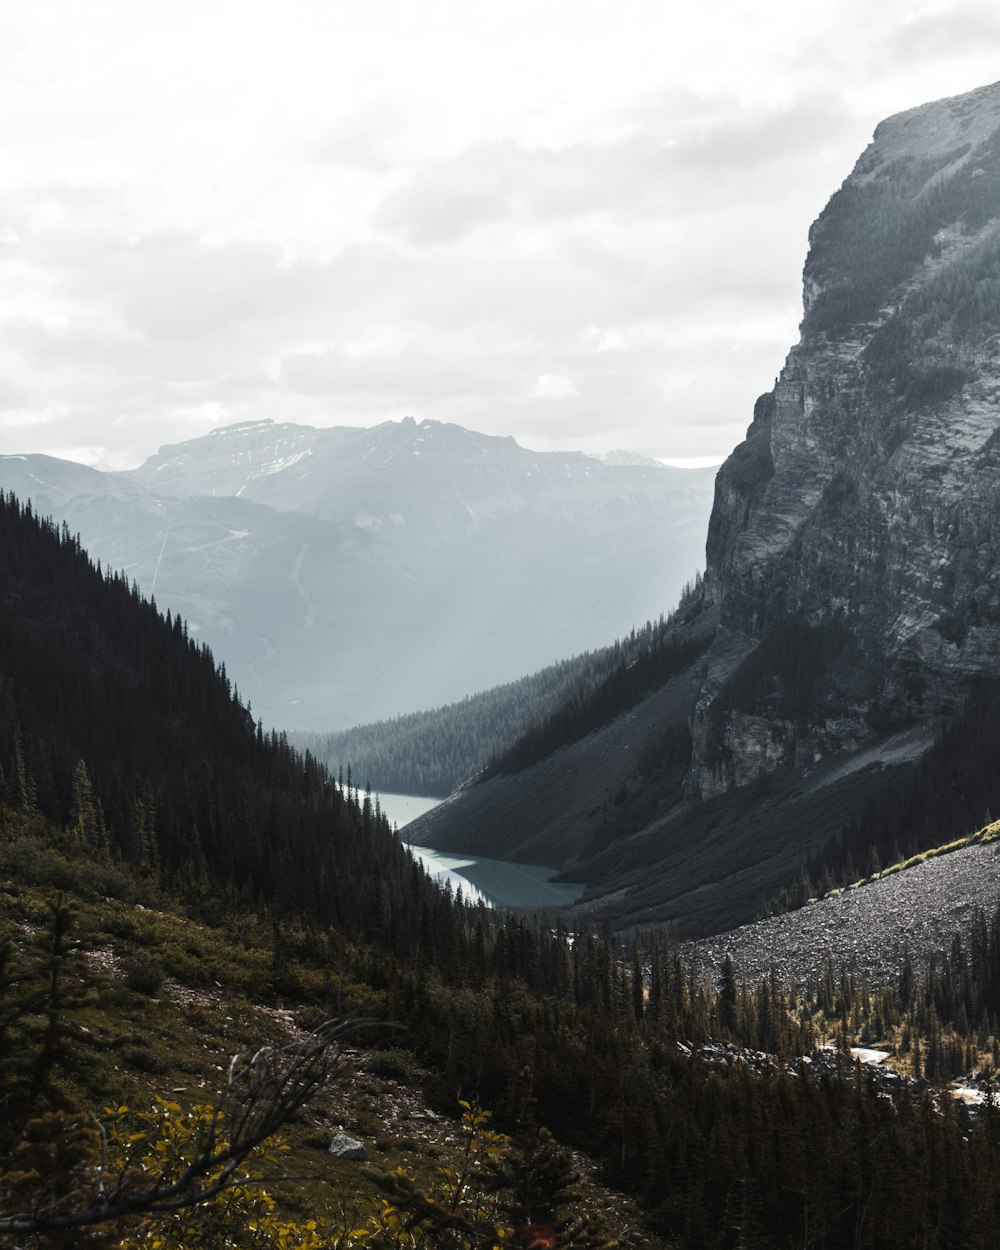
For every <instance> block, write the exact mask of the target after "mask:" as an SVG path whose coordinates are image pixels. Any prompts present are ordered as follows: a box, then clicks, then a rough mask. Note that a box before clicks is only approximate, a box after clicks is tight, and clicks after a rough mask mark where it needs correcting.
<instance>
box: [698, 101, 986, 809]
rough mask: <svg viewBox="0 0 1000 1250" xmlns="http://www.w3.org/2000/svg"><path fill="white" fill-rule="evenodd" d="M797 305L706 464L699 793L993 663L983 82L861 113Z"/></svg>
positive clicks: (948, 699) (797, 756) (814, 748)
mask: <svg viewBox="0 0 1000 1250" xmlns="http://www.w3.org/2000/svg"><path fill="white" fill-rule="evenodd" d="M804 314H805V315H804V319H803V322H802V331H801V339H800V341H799V343H798V345H797V346H795V347H794V348H793V349H792V351H791V352H790V353H789V355H788V358H787V361H786V363H785V366H784V368H783V369H782V371H781V374H780V376H779V378H778V380H777V382H776V384H775V387H774V389H773V390H772V391H771V392H770V393H769V394H766V395H763V396H762V397H761V398H760V399H759V400H758V401H757V404H756V407H755V410H754V416H753V422H752V424H751V425H750V427H749V429H748V431H747V436H746V439H745V441H744V442H743V443H742V444H740V446H739V447H737V449H736V450H735V451H734V452H733V454H732V455H731V456H730V458H729V460H728V461H727V462H726V464H725V465H724V466H723V467H722V469H721V470H720V472H719V474H718V478H717V481H716V496H715V504H714V510H713V514H712V519H711V523H710V527H709V534H708V545H707V572H706V598H707V601H708V603H709V604H711V605H713V606H715V607H716V608H717V610H718V611H719V615H720V626H719V634H718V637H717V640H716V644H715V646H714V647H713V649H712V651H711V652H710V654H709V656H708V659H707V661H706V665H705V668H704V671H703V673H702V676H701V682H700V693H699V696H698V699H697V703H696V708H695V712H694V716H693V741H694V757H693V761H692V768H691V772H690V775H689V792H690V793H691V794H692V795H695V794H700V795H701V797H703V798H704V797H710V796H712V795H714V794H717V793H720V792H721V791H724V790H726V789H728V788H730V787H732V786H733V785H742V784H744V783H746V782H749V781H751V780H753V779H754V778H756V777H757V776H759V775H760V774H761V773H762V772H770V771H772V770H774V769H775V768H777V767H779V766H780V765H782V764H784V763H788V762H797V763H800V764H801V763H809V762H813V761H815V760H817V759H818V758H819V757H821V756H823V755H825V754H829V753H830V752H833V751H837V750H841V749H845V748H856V747H858V746H860V745H862V744H864V743H865V742H866V741H868V740H869V739H873V738H875V737H876V736H878V734H880V733H882V732H884V731H885V729H886V728H887V727H889V726H892V725H898V724H904V723H908V722H912V721H915V720H928V719H931V718H933V717H935V716H937V715H939V714H940V713H941V712H944V711H947V710H950V709H951V708H953V707H955V706H956V704H957V703H959V702H960V701H961V700H962V698H963V696H964V694H965V693H966V691H967V689H968V686H969V684H970V682H972V681H974V680H975V679H976V678H978V677H980V676H982V675H984V674H996V673H997V671H998V670H1000V83H997V84H994V85H993V86H989V87H984V88H981V89H980V90H977V91H974V92H971V93H969V94H967V95H963V96H958V97H955V98H953V99H948V100H942V101H939V102H937V103H933V104H928V105H924V106H922V107H920V108H916V109H912V110H910V111H909V112H906V113H901V114H900V115H898V116H896V117H892V118H890V119H889V120H888V121H885V122H883V123H882V124H881V125H880V126H879V127H878V129H877V130H876V132H875V136H874V139H873V141H872V143H871V144H870V145H869V147H868V148H867V149H866V151H865V152H864V153H863V154H862V156H861V158H860V160H859V161H858V162H857V164H856V166H855V167H854V170H853V172H852V173H851V174H850V176H849V177H848V178H847V180H846V181H845V182H844V184H843V186H842V187H841V188H840V190H839V191H838V192H837V193H836V194H835V195H834V196H833V198H832V199H831V200H830V202H829V204H828V205H827V207H826V208H825V210H824V211H823V213H822V214H821V216H820V218H819V219H818V221H817V222H816V223H815V225H814V226H813V228H812V231H811V234H810V250H809V256H808V259H807V261H806V265H805V273H804Z"/></svg>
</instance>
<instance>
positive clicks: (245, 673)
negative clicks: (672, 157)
mask: <svg viewBox="0 0 1000 1250" xmlns="http://www.w3.org/2000/svg"><path fill="white" fill-rule="evenodd" d="M602 341H603V340H602ZM612 343H614V340H612ZM619 346H620V345H619ZM543 377H544V378H545V379H547V380H546V381H545V384H544V386H542V387H540V389H541V390H543V391H547V392H548V395H547V398H551V399H559V398H566V397H567V389H568V385H569V384H568V382H567V380H566V379H561V375H555V374H545V375H543ZM540 381H541V379H540ZM748 407H749V406H748ZM998 431H1000V84H994V85H992V86H989V87H984V88H981V89H979V90H977V91H973V92H970V93H967V94H965V95H962V96H956V97H952V98H948V99H944V100H940V101H936V102H933V103H929V104H926V105H922V106H920V107H917V108H914V109H910V110H908V111H906V112H903V113H900V114H897V115H895V116H892V117H890V118H888V119H887V120H886V121H884V122H882V123H881V124H880V125H879V126H878V128H877V129H876V131H875V135H874V138H873V140H872V142H871V144H870V145H869V147H868V148H867V149H866V150H865V151H864V152H863V153H862V155H861V156H860V157H859V159H858V160H857V162H856V164H855V166H854V168H853V171H852V172H851V173H850V175H849V176H848V177H847V179H846V181H845V182H844V183H843V185H842V186H841V187H840V189H839V190H837V191H836V192H835V193H834V194H833V196H832V198H831V199H830V201H829V203H828V204H827V206H826V208H825V209H824V210H823V211H822V213H821V214H820V216H819V218H818V219H817V221H816V223H815V224H814V226H813V228H812V230H811V232H810V242H809V253H808V256H807V259H806V262H805V271H804V283H803V321H802V324H801V332H800V338H799V340H798V342H797V343H795V344H794V345H793V346H792V347H791V349H790V351H789V353H788V356H787V358H786V361H785V364H784V366H783V368H782V370H781V373H780V375H779V377H778V378H777V380H776V383H775V385H774V387H773V389H772V390H770V391H768V392H767V393H766V394H764V395H762V396H761V397H760V398H759V399H758V400H757V401H756V404H755V405H753V408H752V421H751V423H750V425H749V428H748V430H747V434H746V437H745V439H744V441H743V442H741V443H740V444H739V445H738V446H737V447H736V449H735V450H734V451H733V453H732V454H731V456H730V457H729V458H728V460H727V461H726V462H725V463H724V464H723V465H722V467H721V468H720V469H719V471H718V473H717V474H714V473H705V472H703V471H698V470H692V471H681V470H676V471H673V470H668V469H667V468H666V467H665V466H663V465H660V464H658V463H657V462H656V461H650V458H649V457H644V456H640V455H631V454H629V453H624V452H619V453H612V454H611V455H606V456H603V457H598V456H593V455H585V454H583V453H582V452H576V453H561V452H545V453H542V452H534V451H529V450H527V449H525V448H523V447H521V446H519V445H518V444H517V443H516V442H515V441H514V440H513V439H512V438H499V437H495V436H486V435H482V434H477V433H475V432H473V431H470V430H467V429H464V428H463V427H461V426H458V425H454V424H448V423H441V422H437V421H433V420H422V421H420V422H417V421H415V420H413V419H412V418H406V419H403V420H400V421H395V420H390V421H384V422H382V423H381V424H378V425H374V426H372V427H370V428H361V427H352V426H329V427H323V428H320V427H313V426H310V425H305V424H299V423H295V422H290V421H270V420H252V421H241V422H238V423H235V424H229V425H226V426H220V427H219V428H217V429H215V430H213V431H212V432H211V433H209V434H207V435H204V436H201V437H196V438H192V439H188V440H184V441H181V442H177V443H169V444H165V445H163V446H161V448H160V450H159V452H158V453H157V454H155V455H154V456H152V457H150V458H149V459H148V460H147V461H146V462H145V463H144V464H143V465H142V466H141V467H140V468H138V469H135V470H131V471H127V472H98V471H96V470H91V469H87V468H85V467H84V466H82V465H78V464H74V463H72V462H70V461H64V460H61V459H58V458H53V457H46V456H41V455H37V456H36V455H27V454H25V455H7V456H3V457H0V485H2V486H3V490H2V491H0V1110H2V1113H3V1114H2V1115H0V1248H2V1250H76V1248H77V1247H79V1250H142V1248H144V1247H145V1248H146V1250H200V1248H201V1247H205V1248H206V1250H209V1248H210V1250H215V1248H216V1247H219V1250H223V1248H226V1247H232V1250H237V1248H238V1250H360V1248H361V1247H367V1248H368V1250H507V1248H510V1250H518V1248H520V1250H630V1248H638V1247H650V1248H651V1250H751V1248H752V1250H801V1248H802V1247H812V1248H814V1250H918V1248H919V1250H985V1248H988V1247H990V1246H992V1245H994V1244H995V1242H996V1236H997V1233H996V1230H997V1228H998V1227H1000V1179H998V1178H1000V1111H998V1108H997V1104H996V1098H995V1086H996V1081H997V1074H998V1072H1000V821H997V820H995V818H994V813H996V812H998V811H1000V768H998V761H1000V667H998V657H1000V580H998V578H1000V574H998V573H997V570H998V569H1000V522H998V518H1000V458H998V454H997V448H998V446H1000V435H998ZM706 534H707V545H706V546H705V549H704V553H705V569H704V576H701V575H700V574H699V575H696V574H695V570H696V569H697V568H698V567H700V559H699V555H698V553H699V550H700V548H701V545H702V540H703V538H704V537H705V535H706ZM567 657H569V658H567ZM525 674H528V675H527V676H526V675H525ZM293 717H294V718H297V720H295V721H293V720H292V718H293ZM286 725H287V727H288V730H286V729H285V728H283V726H286ZM288 731H294V732H292V733H291V736H290V733H289V732H288ZM387 782H391V783H392V784H391V785H387V784H386V783H387ZM392 786H398V787H399V792H396V791H395V790H394V789H393V788H392ZM383 790H384V793H382V792H381V791H383ZM411 845H412V853H410V850H409V847H410V846H411ZM442 874H443V875H444V880H445V882H446V884H445V886H444V888H442V885H441V875H442Z"/></svg>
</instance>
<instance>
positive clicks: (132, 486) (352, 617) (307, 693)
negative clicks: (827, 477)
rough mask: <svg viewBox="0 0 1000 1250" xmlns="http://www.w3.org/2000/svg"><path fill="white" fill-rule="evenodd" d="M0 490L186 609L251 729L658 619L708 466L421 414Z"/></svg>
mask: <svg viewBox="0 0 1000 1250" xmlns="http://www.w3.org/2000/svg"><path fill="white" fill-rule="evenodd" d="M324 448H325V450H324ZM60 466H62V467H60ZM0 487H2V488H6V489H13V490H15V491H16V492H17V493H18V494H19V496H21V497H24V498H29V497H31V498H33V499H34V502H35V504H36V506H37V507H38V509H39V510H40V511H43V512H51V513H52V514H53V515H54V516H56V517H57V518H58V519H60V520H62V519H66V520H67V522H68V524H69V525H70V528H71V529H72V530H73V531H74V532H77V531H78V532H80V534H81V538H82V539H83V541H84V544H85V546H87V548H88V550H91V551H92V553H93V554H94V556H95V557H96V558H99V559H101V560H102V562H103V563H104V564H106V565H107V564H110V565H111V567H113V568H124V569H125V570H126V572H127V575H128V576H129V577H130V578H134V579H135V580H137V581H138V582H139V584H140V586H141V587H142V589H143V590H144V591H145V592H146V593H152V594H155V595H156V596H157V599H158V602H160V603H161V604H162V605H163V606H165V607H170V608H171V609H172V610H173V611H174V612H175V613H178V612H179V613H180V614H181V615H182V616H184V617H185V619H187V620H188V621H189V623H190V628H191V629H192V630H193V631H195V632H196V633H197V634H198V636H199V637H202V638H204V639H206V640H207V641H208V642H209V643H210V645H211V646H212V647H213V649H214V650H215V651H216V652H217V653H218V654H219V655H221V656H223V657H224V658H225V659H226V661H227V664H228V666H229V670H230V672H231V673H232V674H233V676H234V678H235V679H236V681H237V683H238V685H239V688H240V690H241V691H242V692H243V693H244V694H245V695H246V696H248V697H249V698H250V699H251V701H252V704H253V707H254V710H255V712H256V713H257V714H258V715H260V716H261V717H262V718H263V719H264V720H265V722H266V723H267V724H277V725H279V726H287V727H289V728H296V729H304V730H323V731H330V730H334V729H337V728H344V727H346V726H348V725H351V724H358V723H363V722H369V721H372V720H376V719H383V718H387V717H392V716H396V715H399V714H401V713H405V712H408V711H412V710H416V709H419V708H426V707H435V706H440V705H442V704H445V703H448V702H452V701H455V700H459V699H462V698H464V697H465V696H467V695H468V694H469V693H470V692H471V691H474V690H483V689H487V688H489V687H491V686H494V685H497V684H500V683H503V682H508V681H514V680H517V679H519V678H521V677H522V676H523V675H524V673H526V672H531V671H534V670H536V669H539V668H542V667H544V666H546V665H548V664H551V663H554V662H557V661H558V660H560V659H562V658H563V657H565V655H567V654H579V653H582V652H585V651H588V650H593V649H595V648H597V647H601V646H603V645H605V644H606V643H607V641H608V639H609V638H614V637H616V636H621V635H623V634H626V633H627V632H628V630H629V629H630V628H631V627H632V626H634V625H636V624H639V623H641V622H642V621H645V620H648V619H655V618H656V617H657V616H658V615H659V614H660V612H661V611H662V610H663V608H664V607H665V606H667V604H666V598H669V597H670V596H674V597H676V595H677V594H679V593H680V590H681V588H682V586H683V585H684V583H685V582H686V581H687V580H688V579H689V578H690V577H691V575H692V573H693V572H694V571H695V569H696V568H698V567H699V566H700V564H701V562H702V559H703V550H702V535H703V525H704V522H705V520H706V519H707V516H708V510H709V505H710V496H711V474H710V472H706V471H699V470H694V471H690V470H678V469H671V468H669V467H665V466H657V467H655V468H653V467H650V466H648V465H647V466H638V467H637V466H605V465H603V464H601V463H600V461H598V460H596V459H594V458H590V457H586V456H583V455H582V454H581V453H568V454H562V453H549V452H544V453H543V452H531V451H528V450H526V449H524V448H521V447H519V446H518V445H517V444H516V443H515V441H514V440H513V439H510V438H502V439H501V438H495V437H491V436H485V435H479V434H475V433H473V432H471V431H466V430H463V429H462V428H461V427H459V426H448V425H443V424H441V423H435V422H422V423H420V424H419V425H418V424H417V423H416V422H415V421H412V420H410V421H409V422H386V423H383V425H381V426H378V427H375V428H374V429H372V430H368V429H352V428H339V429H338V428H333V429H326V430H317V429H314V428H313V427H309V426H297V425H292V424H290V423H283V424H278V425H276V424H274V423H270V422H254V423H244V424H241V425H237V426H236V427H223V428H221V429H220V430H217V431H215V432H214V433H213V434H210V435H208V436H206V437H205V438H202V439H195V440H189V441H188V442H185V443H180V444H173V445H168V446H167V447H165V448H164V449H161V452H160V453H157V456H154V457H151V458H150V461H148V462H147V465H146V467H145V468H144V469H142V470H137V471H130V472H128V473H116V474H104V475H98V474H97V471H95V470H90V471H89V472H82V471H80V470H79V466H72V465H70V464H69V462H58V461H56V460H54V459H52V458H47V459H44V460H35V461H32V460H31V458H30V457H28V458H24V457H22V458H4V457H0ZM224 492H231V493H229V494H226V493H224ZM310 509H312V511H310ZM665 536H666V538H667V541H664V537H665ZM664 587H666V588H667V589H666V590H664ZM671 588H673V589H671Z"/></svg>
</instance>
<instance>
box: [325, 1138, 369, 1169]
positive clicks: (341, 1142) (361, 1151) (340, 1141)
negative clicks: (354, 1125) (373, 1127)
mask: <svg viewBox="0 0 1000 1250" xmlns="http://www.w3.org/2000/svg"><path fill="white" fill-rule="evenodd" d="M330 1154H332V1155H333V1157H334V1158H335V1159H357V1160H358V1162H360V1163H367V1162H368V1147H367V1146H366V1145H365V1143H364V1142H363V1141H358V1139H357V1138H356V1137H348V1135H347V1134H346V1133H338V1134H337V1136H336V1137H335V1138H334V1139H333V1141H332V1142H330Z"/></svg>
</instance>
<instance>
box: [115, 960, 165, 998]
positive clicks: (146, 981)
mask: <svg viewBox="0 0 1000 1250" xmlns="http://www.w3.org/2000/svg"><path fill="white" fill-rule="evenodd" d="M122 967H123V969H124V971H125V984H126V985H127V986H128V988H129V989H130V990H133V991H134V992H135V993H136V994H145V995H146V996H147V997H148V998H151V997H152V996H153V995H154V994H156V993H157V992H158V991H159V989H160V986H161V985H162V984H163V967H162V966H161V964H160V961H159V960H158V959H157V958H156V956H155V955H152V954H150V952H149V951H144V950H135V951H132V952H130V953H129V954H128V955H127V956H126V958H125V959H124V960H123V961H122Z"/></svg>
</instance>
